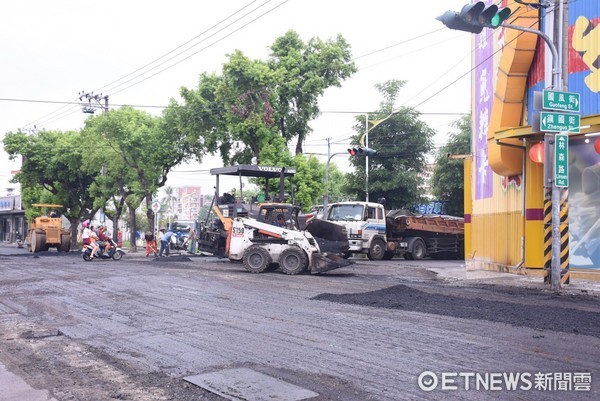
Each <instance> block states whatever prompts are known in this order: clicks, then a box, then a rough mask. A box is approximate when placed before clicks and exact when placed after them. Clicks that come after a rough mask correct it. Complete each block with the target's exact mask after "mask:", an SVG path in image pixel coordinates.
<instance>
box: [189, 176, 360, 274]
mask: <svg viewBox="0 0 600 401" xmlns="http://www.w3.org/2000/svg"><path fill="white" fill-rule="evenodd" d="M211 173H212V174H213V175H216V176H217V185H216V186H215V189H216V191H217V192H216V195H215V197H214V199H213V204H212V205H211V209H210V213H209V215H208V216H207V218H206V220H205V221H203V222H201V224H200V228H199V230H198V249H199V250H200V251H201V252H207V253H211V254H213V255H216V256H219V257H226V258H228V259H229V260H231V261H238V262H239V261H241V262H242V263H243V265H244V268H245V269H246V270H248V271H250V272H253V273H262V272H265V271H267V270H270V269H272V268H276V267H277V266H279V268H280V269H281V270H282V271H283V272H284V273H286V274H298V273H302V272H304V271H308V272H310V273H322V272H325V271H329V270H333V269H337V268H340V267H344V266H347V265H349V264H352V262H351V261H347V260H345V259H344V258H343V256H342V255H343V254H344V253H345V252H347V250H348V237H347V235H346V230H345V228H344V227H342V226H339V225H336V224H334V223H332V222H328V221H324V220H319V221H317V220H318V219H313V220H314V221H311V222H310V224H306V223H305V222H304V221H302V220H301V219H300V217H301V216H303V215H302V214H301V210H300V208H299V207H298V206H296V205H293V204H290V203H283V202H281V201H280V200H281V199H284V198H285V196H284V193H283V188H284V182H283V180H284V179H285V177H288V176H291V175H293V173H294V171H293V170H292V169H286V168H280V167H268V166H255V165H239V166H232V167H223V168H218V169H213V170H211ZM221 174H226V175H239V176H240V177H241V176H247V177H261V178H265V179H266V180H267V182H266V188H267V189H266V190H265V194H266V195H265V198H266V199H268V200H269V201H266V202H260V203H250V204H247V203H244V202H242V201H241V200H242V197H238V198H236V197H234V196H232V195H230V194H224V195H223V196H218V195H217V194H218V193H219V192H218V188H219V175H221ZM272 178H277V179H279V180H280V182H279V189H280V190H279V194H278V196H276V197H274V198H271V197H270V196H269V195H268V180H269V179H272ZM240 187H242V186H240ZM239 193H240V194H241V193H242V188H240V192H239Z"/></svg>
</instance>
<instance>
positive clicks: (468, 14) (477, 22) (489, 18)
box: [436, 1, 511, 33]
mask: <svg viewBox="0 0 600 401" xmlns="http://www.w3.org/2000/svg"><path fill="white" fill-rule="evenodd" d="M510 14H511V10H510V8H508V7H504V8H500V9H499V8H498V6H497V5H495V4H492V5H489V6H487V7H486V5H485V3H484V2H483V1H478V2H476V3H473V4H466V5H465V6H464V7H463V8H462V10H460V12H459V13H458V12H455V11H446V12H445V13H444V14H442V15H440V16H439V17H437V18H436V19H437V20H439V21H442V23H443V24H444V25H446V26H447V27H448V28H450V29H455V30H458V31H466V32H471V33H481V31H482V30H483V28H493V29H496V28H498V27H499V26H500V25H502V23H503V22H504V21H505V20H506V19H507V18H508V17H510Z"/></svg>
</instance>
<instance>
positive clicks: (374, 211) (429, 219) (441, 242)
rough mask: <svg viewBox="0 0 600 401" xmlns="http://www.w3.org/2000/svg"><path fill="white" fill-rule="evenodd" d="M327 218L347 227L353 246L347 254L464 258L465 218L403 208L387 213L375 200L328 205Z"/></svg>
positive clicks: (383, 257)
mask: <svg viewBox="0 0 600 401" xmlns="http://www.w3.org/2000/svg"><path fill="white" fill-rule="evenodd" d="M327 220H329V221H333V222H335V223H337V224H340V225H342V226H344V227H345V228H346V232H347V235H348V242H349V246H350V247H349V249H348V251H347V252H346V254H345V256H346V257H349V256H351V254H354V253H362V254H367V256H368V257H369V259H371V260H382V259H383V260H389V259H392V258H393V257H394V256H403V257H404V258H405V259H409V260H418V259H423V258H424V257H426V256H430V257H432V258H436V259H462V258H463V257H464V219H463V218H462V217H453V216H447V215H415V214H413V213H411V212H409V211H407V210H402V209H398V210H390V211H388V212H386V211H385V209H384V206H383V205H382V204H380V203H375V202H337V203H332V204H330V205H329V210H328V213H327Z"/></svg>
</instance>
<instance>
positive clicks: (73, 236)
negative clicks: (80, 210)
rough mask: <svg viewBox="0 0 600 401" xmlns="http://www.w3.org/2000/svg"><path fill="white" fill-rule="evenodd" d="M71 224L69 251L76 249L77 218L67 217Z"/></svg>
mask: <svg viewBox="0 0 600 401" xmlns="http://www.w3.org/2000/svg"><path fill="white" fill-rule="evenodd" d="M69 223H71V249H77V235H78V234H79V230H78V228H79V218H78V217H69Z"/></svg>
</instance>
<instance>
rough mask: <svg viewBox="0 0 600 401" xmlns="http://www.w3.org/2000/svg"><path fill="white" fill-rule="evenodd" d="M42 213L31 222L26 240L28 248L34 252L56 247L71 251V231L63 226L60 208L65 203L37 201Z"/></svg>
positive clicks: (34, 205)
mask: <svg viewBox="0 0 600 401" xmlns="http://www.w3.org/2000/svg"><path fill="white" fill-rule="evenodd" d="M31 206H33V207H37V208H40V213H37V214H40V215H39V216H37V217H34V218H33V219H32V220H31V222H30V223H29V228H28V229H27V236H26V238H25V242H26V243H27V250H28V251H29V252H32V253H36V252H40V251H47V250H48V249H50V248H54V247H55V248H56V250H57V251H58V252H69V250H70V249H71V233H70V232H69V230H67V229H64V228H63V227H62V218H61V217H60V210H62V207H63V205H54V204H45V203H35V204H33V205H31Z"/></svg>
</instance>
